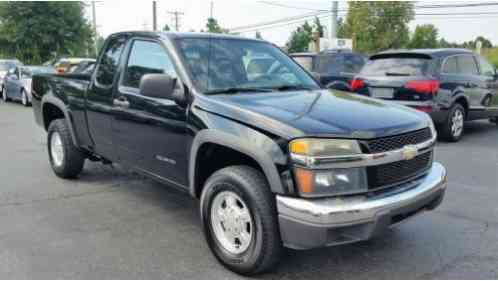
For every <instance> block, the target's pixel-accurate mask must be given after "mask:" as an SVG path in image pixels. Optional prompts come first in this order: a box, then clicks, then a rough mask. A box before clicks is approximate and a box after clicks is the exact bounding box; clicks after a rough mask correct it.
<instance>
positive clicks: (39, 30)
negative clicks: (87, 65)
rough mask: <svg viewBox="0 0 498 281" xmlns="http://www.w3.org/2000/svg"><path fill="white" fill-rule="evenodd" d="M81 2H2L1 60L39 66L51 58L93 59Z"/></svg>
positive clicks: (88, 29)
mask: <svg viewBox="0 0 498 281" xmlns="http://www.w3.org/2000/svg"><path fill="white" fill-rule="evenodd" d="M92 38H93V31H92V28H91V26H90V24H89V23H88V22H87V20H86V19H85V17H84V4H83V3H82V2H55V1H54V2H1V3H0V49H1V50H2V52H3V56H9V57H16V58H17V59H19V60H21V61H23V62H24V63H28V64H39V63H42V62H44V61H47V60H49V59H53V58H54V57H58V56H62V55H68V56H89V55H90V56H91V55H95V51H94V46H93V39H92Z"/></svg>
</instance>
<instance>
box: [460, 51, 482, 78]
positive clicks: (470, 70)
mask: <svg viewBox="0 0 498 281" xmlns="http://www.w3.org/2000/svg"><path fill="white" fill-rule="evenodd" d="M458 68H459V70H460V74H467V75H477V74H479V70H478V69H477V64H476V60H475V59H474V57H472V56H469V55H465V56H458Z"/></svg>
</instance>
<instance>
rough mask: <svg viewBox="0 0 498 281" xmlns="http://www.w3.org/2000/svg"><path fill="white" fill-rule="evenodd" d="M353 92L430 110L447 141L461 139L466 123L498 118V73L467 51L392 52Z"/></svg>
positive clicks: (375, 59)
mask: <svg viewBox="0 0 498 281" xmlns="http://www.w3.org/2000/svg"><path fill="white" fill-rule="evenodd" d="M351 88H352V90H353V91H354V92H357V93H360V94H363V95H367V96H371V97H374V98H380V99H385V100H391V101H395V102H397V103H399V104H403V105H407V106H410V107H413V108H415V109H418V110H420V111H424V112H427V113H428V114H429V115H431V117H432V119H433V120H434V122H435V123H436V126H437V127H438V131H439V133H440V134H441V136H442V137H443V138H444V139H445V140H447V141H458V140H460V138H461V137H462V135H463V133H464V121H466V120H476V119H488V118H490V119H491V120H492V121H494V122H496V116H498V74H497V72H496V70H495V68H494V67H493V66H492V65H491V64H490V63H489V62H487V61H486V60H485V59H484V58H482V57H481V56H479V55H477V54H474V53H472V52H471V51H467V50H459V49H432V50H409V51H404V50H402V51H388V52H383V53H379V54H376V55H374V56H372V57H370V61H369V62H368V63H367V64H366V65H365V67H364V68H363V70H362V71H361V72H360V74H358V76H357V77H356V78H355V80H353V81H352V83H351Z"/></svg>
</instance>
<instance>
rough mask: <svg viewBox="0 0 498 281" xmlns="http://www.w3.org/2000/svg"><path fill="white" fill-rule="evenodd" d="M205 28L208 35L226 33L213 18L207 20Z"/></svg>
mask: <svg viewBox="0 0 498 281" xmlns="http://www.w3.org/2000/svg"><path fill="white" fill-rule="evenodd" d="M206 28H207V32H210V33H228V29H225V28H222V27H221V26H220V25H219V24H218V21H217V20H216V19H215V18H208V20H207V23H206Z"/></svg>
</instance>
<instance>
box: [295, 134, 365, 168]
mask: <svg viewBox="0 0 498 281" xmlns="http://www.w3.org/2000/svg"><path fill="white" fill-rule="evenodd" d="M289 151H290V152H291V157H292V158H293V160H297V161H298V162H300V163H301V164H305V165H307V164H313V159H314V158H315V157H334V156H345V155H355V154H361V149H360V145H359V144H358V142H357V141H355V140H341V139H297V140H293V141H291V143H290V144H289Z"/></svg>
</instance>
